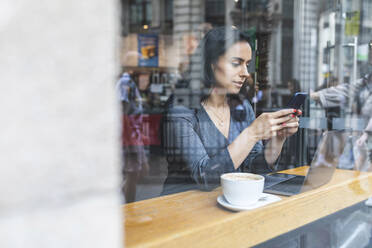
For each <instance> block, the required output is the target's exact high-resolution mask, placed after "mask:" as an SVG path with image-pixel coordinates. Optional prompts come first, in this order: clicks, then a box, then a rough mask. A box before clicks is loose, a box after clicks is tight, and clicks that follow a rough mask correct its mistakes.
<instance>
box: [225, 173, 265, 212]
mask: <svg viewBox="0 0 372 248" xmlns="http://www.w3.org/2000/svg"><path fill="white" fill-rule="evenodd" d="M264 182H265V178H264V177H263V176H261V175H256V174H252V173H226V174H223V175H221V186H222V192H223V195H224V196H225V199H226V200H227V201H228V202H229V203H230V204H232V205H238V206H246V205H249V204H253V203H255V202H257V201H258V199H260V197H261V195H262V192H263V189H264Z"/></svg>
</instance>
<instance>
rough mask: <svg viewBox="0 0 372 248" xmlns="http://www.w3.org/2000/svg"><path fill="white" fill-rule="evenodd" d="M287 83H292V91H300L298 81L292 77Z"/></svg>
mask: <svg viewBox="0 0 372 248" xmlns="http://www.w3.org/2000/svg"><path fill="white" fill-rule="evenodd" d="M288 83H290V84H292V85H293V91H294V92H299V91H301V86H300V82H299V81H298V80H297V79H294V78H292V79H290V80H289V81H288Z"/></svg>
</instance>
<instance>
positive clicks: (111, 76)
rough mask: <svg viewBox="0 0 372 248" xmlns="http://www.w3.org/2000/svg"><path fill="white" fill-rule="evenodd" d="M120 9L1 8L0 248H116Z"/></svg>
mask: <svg viewBox="0 0 372 248" xmlns="http://www.w3.org/2000/svg"><path fill="white" fill-rule="evenodd" d="M118 3H119V1H117V2H116V1H102V0H101V1H99V0H82V1H73V0H56V1H45V0H44V1H43V0H33V1H29V0H2V1H0V54H1V55H0V109H1V111H0V113H1V117H0V121H1V122H0V130H1V138H0V151H1V152H0V154H1V156H0V197H1V198H0V247H4V248H5V247H22V248H24V247H35V248H36V247H37V248H43V247H48V248H51V247H64V248H65V247H69V248H70V247H90V248H94V247H97V248H98V247H100V248H101V247H110V248H115V247H121V246H122V237H121V235H122V233H123V231H122V227H121V225H122V217H121V211H120V210H121V209H120V202H121V198H120V192H119V184H120V182H121V178H120V168H119V164H120V163H119V158H120V155H119V105H118V104H117V102H116V99H115V96H116V95H115V91H114V81H115V75H116V73H117V68H118V66H117V65H118V61H117V58H116V57H117V53H116V51H117V50H118V46H117V44H118V42H117V41H118V35H119V28H118V24H119V13H118V9H119V6H118V5H117V4H118Z"/></svg>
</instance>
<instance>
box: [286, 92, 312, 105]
mask: <svg viewBox="0 0 372 248" xmlns="http://www.w3.org/2000/svg"><path fill="white" fill-rule="evenodd" d="M306 97H307V93H306V92H297V93H295V94H294V95H293V96H292V98H291V99H290V100H289V102H288V104H287V107H288V108H293V109H299V108H300V107H301V106H302V105H303V104H304V102H305V99H306Z"/></svg>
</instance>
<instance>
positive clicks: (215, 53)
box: [190, 27, 251, 121]
mask: <svg viewBox="0 0 372 248" xmlns="http://www.w3.org/2000/svg"><path fill="white" fill-rule="evenodd" d="M241 41H243V42H247V43H248V44H249V45H250V46H251V43H250V42H251V37H250V36H249V35H247V34H244V33H242V32H241V31H240V30H238V29H237V28H235V27H218V28H214V29H211V30H210V31H209V32H207V33H206V35H205V36H204V37H203V39H202V40H201V41H200V43H199V46H198V48H197V49H196V51H195V53H194V55H193V57H192V60H191V62H192V63H191V66H190V80H200V81H201V83H202V84H203V86H204V91H202V93H201V101H204V100H206V99H207V98H208V97H209V95H210V89H211V88H213V87H214V86H215V85H216V83H217V82H216V79H215V77H214V72H213V69H212V65H215V64H216V63H217V61H218V59H219V58H220V57H221V56H223V55H224V54H225V53H226V51H227V50H228V49H229V48H230V47H231V46H232V45H234V44H236V43H238V42H241ZM196 75H198V76H199V78H195V76H196ZM245 87H246V84H244V86H243V88H245ZM227 98H228V102H229V105H230V107H231V116H232V117H233V118H234V119H235V120H237V121H242V120H243V119H245V117H246V113H245V111H244V110H241V109H237V108H236V106H237V105H240V104H242V101H241V99H240V98H239V96H238V95H227Z"/></svg>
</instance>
